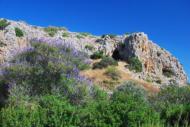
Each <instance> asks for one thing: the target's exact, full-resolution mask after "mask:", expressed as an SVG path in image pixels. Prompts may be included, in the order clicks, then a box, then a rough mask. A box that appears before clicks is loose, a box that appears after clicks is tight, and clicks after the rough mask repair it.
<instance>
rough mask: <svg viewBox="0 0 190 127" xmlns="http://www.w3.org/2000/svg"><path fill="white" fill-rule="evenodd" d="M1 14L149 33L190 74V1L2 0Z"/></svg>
mask: <svg viewBox="0 0 190 127" xmlns="http://www.w3.org/2000/svg"><path fill="white" fill-rule="evenodd" d="M0 17H2V18H7V19H11V20H23V21H26V22H27V23H29V24H33V25H39V26H49V25H51V26H64V27H67V28H68V29H69V30H70V31H73V32H89V33H92V34H95V35H102V34H124V33H126V32H145V33H146V34H148V36H149V39H150V40H152V41H153V42H155V43H157V44H158V45H160V46H161V47H163V48H165V49H167V50H169V51H170V52H171V53H172V54H173V55H174V56H176V57H177V58H178V59H179V60H180V62H181V63H182V64H183V66H184V68H185V71H186V73H187V74H188V75H189V77H190V0H0Z"/></svg>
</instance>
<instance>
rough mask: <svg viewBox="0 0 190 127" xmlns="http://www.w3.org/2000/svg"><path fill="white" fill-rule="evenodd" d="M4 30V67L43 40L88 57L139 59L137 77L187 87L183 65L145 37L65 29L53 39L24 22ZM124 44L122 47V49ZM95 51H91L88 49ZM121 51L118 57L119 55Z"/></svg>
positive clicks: (0, 36) (0, 42) (0, 43)
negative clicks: (98, 54)
mask: <svg viewBox="0 0 190 127" xmlns="http://www.w3.org/2000/svg"><path fill="white" fill-rule="evenodd" d="M8 22H9V23H10V25H8V26H7V27H6V28H5V29H4V30H0V63H1V64H3V63H4V62H5V61H8V60H9V59H10V58H11V57H12V56H14V55H15V54H17V53H18V52H21V51H22V50H24V49H25V48H27V47H29V46H30V41H31V40H34V39H36V40H38V41H40V40H43V41H51V42H55V43H57V42H59V43H64V44H66V45H71V46H72V47H74V48H76V49H77V50H80V51H83V52H86V53H87V54H88V55H91V54H92V53H94V52H96V51H98V50H101V51H104V53H105V54H106V55H109V56H113V55H116V56H117V57H119V59H121V60H127V59H129V58H130V57H138V58H139V60H140V61H141V62H142V65H143V71H142V72H141V73H133V72H132V73H133V74H134V76H135V77H137V78H140V79H144V80H147V79H148V78H149V79H151V81H152V82H154V83H155V84H157V85H158V84H159V83H158V81H159V82H161V84H169V83H173V82H176V83H177V84H181V85H182V84H185V83H186V82H187V76H186V74H185V72H184V70H183V67H182V65H181V64H180V63H179V61H178V60H177V59H176V58H175V57H174V56H172V55H171V54H170V53H169V52H168V51H166V50H165V49H162V48H160V47H159V46H158V45H156V44H155V43H153V42H152V41H150V40H149V39H148V37H147V35H146V34H144V33H133V34H130V35H127V36H126V35H123V36H114V37H111V36H108V35H106V36H104V37H99V36H93V35H89V34H84V33H76V32H70V31H67V30H65V29H58V30H57V32H56V33H55V35H54V36H53V37H51V36H50V35H49V34H48V33H47V32H46V31H44V28H43V27H36V26H31V25H28V24H26V23H24V22H15V21H11V20H8ZM16 27H18V28H20V29H21V30H22V31H23V33H24V36H23V37H17V36H16V34H15V28H16ZM121 44H122V46H121ZM89 46H90V47H93V48H91V49H89V48H88V47H89ZM115 51H117V53H115Z"/></svg>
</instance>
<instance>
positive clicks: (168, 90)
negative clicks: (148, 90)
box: [150, 85, 190, 126]
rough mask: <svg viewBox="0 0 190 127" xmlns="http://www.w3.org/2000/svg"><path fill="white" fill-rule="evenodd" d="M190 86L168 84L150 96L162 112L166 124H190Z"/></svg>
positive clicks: (157, 108)
mask: <svg viewBox="0 0 190 127" xmlns="http://www.w3.org/2000/svg"><path fill="white" fill-rule="evenodd" d="M189 98H190V87H189V86H185V87H178V86H174V85H170V86H166V87H163V88H162V89H161V91H160V92H159V93H158V94H157V95H155V96H153V97H151V98H150V102H151V104H152V106H153V108H154V109H155V110H157V111H158V112H159V113H160V114H161V118H162V120H163V121H165V124H166V125H168V124H169V125H171V126H174V125H178V126H185V125H186V124H187V123H188V124H190V121H189V119H190V115H189V114H190V105H189V104H190V100H189Z"/></svg>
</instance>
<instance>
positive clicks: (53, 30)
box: [44, 27, 59, 37]
mask: <svg viewBox="0 0 190 127" xmlns="http://www.w3.org/2000/svg"><path fill="white" fill-rule="evenodd" d="M58 30H59V28H57V27H46V28H44V31H45V32H47V33H48V34H49V36H51V37H53V36H55V34H57V32H58Z"/></svg>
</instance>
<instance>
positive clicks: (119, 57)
mask: <svg viewBox="0 0 190 127" xmlns="http://www.w3.org/2000/svg"><path fill="white" fill-rule="evenodd" d="M112 57H113V58H114V59H115V60H121V56H120V54H119V50H118V49H117V48H116V49H115V50H114V51H113V54H112Z"/></svg>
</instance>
